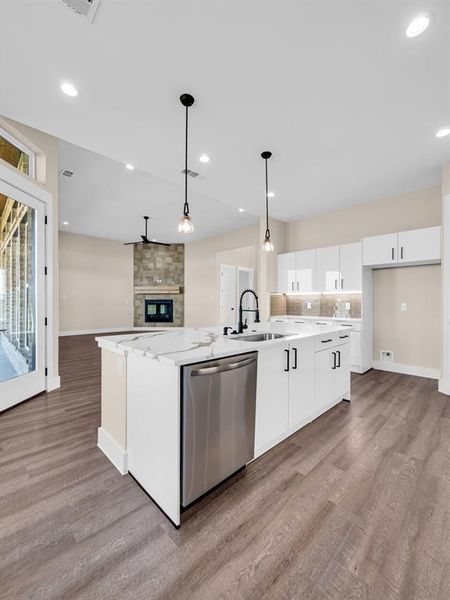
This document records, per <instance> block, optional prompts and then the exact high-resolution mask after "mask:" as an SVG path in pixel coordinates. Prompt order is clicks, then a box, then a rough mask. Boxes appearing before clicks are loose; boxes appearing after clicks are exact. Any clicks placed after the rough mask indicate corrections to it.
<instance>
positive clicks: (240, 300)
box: [237, 289, 260, 333]
mask: <svg viewBox="0 0 450 600" xmlns="http://www.w3.org/2000/svg"><path fill="white" fill-rule="evenodd" d="M247 293H250V294H253V295H254V296H255V300H256V308H255V309H250V308H242V299H243V298H244V296H245V294H247ZM244 312H254V313H255V323H259V322H260V321H259V306H258V296H257V295H256V292H254V291H253V290H250V289H248V290H244V291H243V292H242V294H241V297H240V299H239V323H238V330H237V332H238V333H243V331H244V329H247V323H245V324H244V323H243V321H242V313H244ZM246 321H247V319H246Z"/></svg>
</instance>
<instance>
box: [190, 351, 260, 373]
mask: <svg viewBox="0 0 450 600" xmlns="http://www.w3.org/2000/svg"><path fill="white" fill-rule="evenodd" d="M255 361H256V358H255V357H254V356H252V357H250V358H246V359H244V360H239V361H237V362H233V363H229V364H228V365H218V366H216V367H203V368H201V369H194V370H193V371H191V376H192V377H198V376H199V375H216V374H217V373H225V372H226V371H234V370H235V369H240V368H241V367H246V366H248V365H251V364H253V363H254V362H255Z"/></svg>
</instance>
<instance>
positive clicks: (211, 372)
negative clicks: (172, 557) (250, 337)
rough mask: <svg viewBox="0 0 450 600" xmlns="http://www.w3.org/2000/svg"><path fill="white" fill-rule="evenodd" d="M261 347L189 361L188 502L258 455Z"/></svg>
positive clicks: (185, 389) (185, 495)
mask: <svg viewBox="0 0 450 600" xmlns="http://www.w3.org/2000/svg"><path fill="white" fill-rule="evenodd" d="M256 366H257V352H249V353H247V354H239V355H238V356H229V357H227V358H221V359H218V360H211V361H207V362H202V363H198V364H194V365H189V366H186V367H183V402H182V411H183V413H182V423H183V425H182V436H183V437H182V495H181V497H182V501H181V504H182V506H187V505H188V504H190V503H191V502H193V501H194V500H196V499H197V498H199V497H200V496H201V495H202V494H204V493H205V492H207V491H208V490H210V489H211V488H213V487H214V486H215V485H217V484H218V483H220V482H221V481H223V480H224V479H226V478H227V477H229V476H230V475H232V474H233V473H235V472H236V471H238V470H239V469H240V468H241V467H243V466H244V465H246V464H247V463H248V462H249V461H250V460H252V459H253V457H254V443H255V405H256Z"/></svg>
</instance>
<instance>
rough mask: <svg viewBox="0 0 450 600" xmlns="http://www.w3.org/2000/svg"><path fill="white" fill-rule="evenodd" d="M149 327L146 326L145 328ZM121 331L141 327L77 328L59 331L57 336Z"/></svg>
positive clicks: (134, 329)
mask: <svg viewBox="0 0 450 600" xmlns="http://www.w3.org/2000/svg"><path fill="white" fill-rule="evenodd" d="M147 329H150V327H147V328H146V329H145V330H147ZM122 331H141V329H136V328H135V327H133V326H131V327H109V328H107V329H100V328H98V329H77V330H74V331H60V332H59V337H65V336H68V335H93V334H95V333H116V332H117V333H121V332H122Z"/></svg>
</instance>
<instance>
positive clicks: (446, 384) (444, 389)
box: [438, 379, 450, 396]
mask: <svg viewBox="0 0 450 600" xmlns="http://www.w3.org/2000/svg"><path fill="white" fill-rule="evenodd" d="M438 389H439V391H440V392H441V394H447V396H450V381H448V380H445V379H439V388H438Z"/></svg>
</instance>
